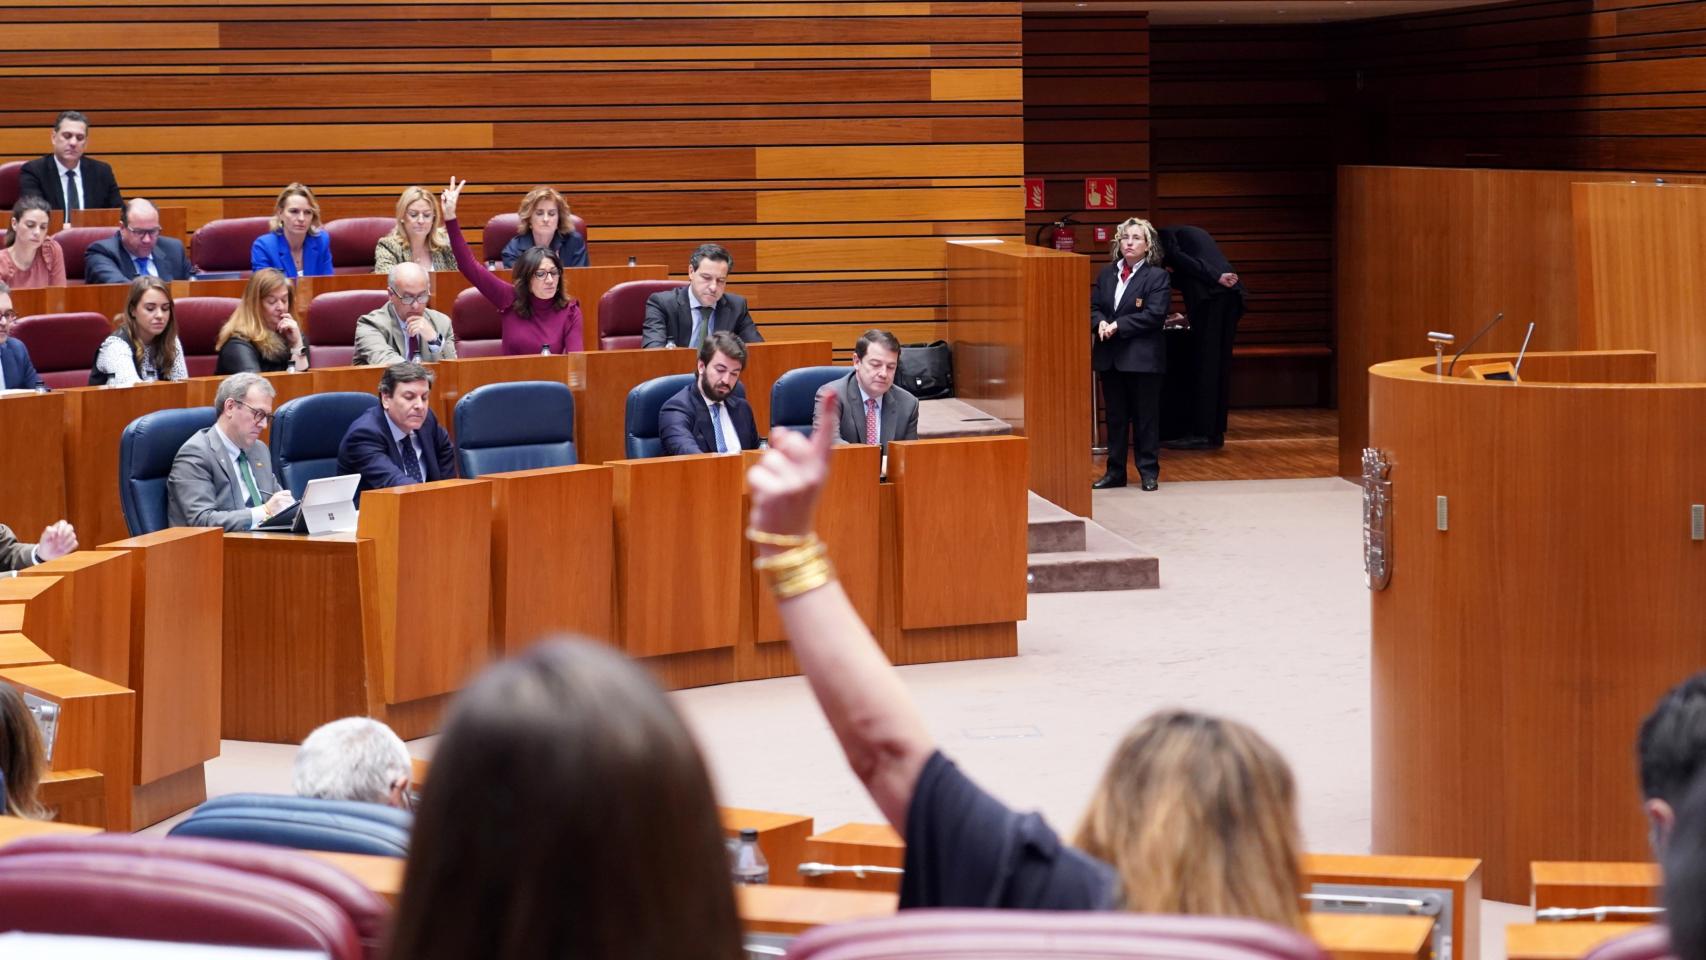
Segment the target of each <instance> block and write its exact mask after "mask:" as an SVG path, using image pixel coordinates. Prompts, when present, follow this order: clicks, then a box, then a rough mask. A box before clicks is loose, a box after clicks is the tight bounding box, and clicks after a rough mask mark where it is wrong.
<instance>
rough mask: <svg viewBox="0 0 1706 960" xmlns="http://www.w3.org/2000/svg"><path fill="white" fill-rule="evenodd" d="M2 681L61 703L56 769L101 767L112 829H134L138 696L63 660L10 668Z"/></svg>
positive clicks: (55, 746) (3, 671) (110, 827)
mask: <svg viewBox="0 0 1706 960" xmlns="http://www.w3.org/2000/svg"><path fill="white" fill-rule="evenodd" d="M0 680H4V681H6V682H7V683H10V684H12V685H13V686H15V687H17V688H18V689H20V690H23V691H26V692H28V693H33V694H35V695H36V696H38V697H41V698H43V699H46V700H52V701H53V702H55V703H57V704H59V732H58V733H57V734H55V742H54V745H53V762H52V764H51V768H52V769H54V770H78V769H83V768H90V769H94V770H99V771H101V773H102V774H104V775H105V780H104V784H105V787H106V808H107V824H108V827H109V829H112V830H130V829H132V824H131V817H130V785H131V783H132V777H133V776H134V770H135V739H134V738H135V735H136V734H135V731H136V727H135V720H136V695H135V694H133V693H131V692H130V691H129V690H127V689H125V688H124V687H121V686H119V685H118V684H115V683H108V682H107V681H105V680H102V679H100V678H99V677H92V676H90V675H89V674H86V673H81V672H79V671H77V670H73V669H71V668H70V667H68V666H65V665H64V664H60V663H49V664H43V665H41V666H35V667H8V668H6V669H4V670H0Z"/></svg>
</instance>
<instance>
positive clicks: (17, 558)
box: [0, 523, 36, 570]
mask: <svg viewBox="0 0 1706 960" xmlns="http://www.w3.org/2000/svg"><path fill="white" fill-rule="evenodd" d="M35 565H36V545H35V544H33V543H19V542H18V535H17V534H15V533H13V532H12V528H11V527H8V526H6V525H5V524H3V523H0V570H22V569H24V568H25V567H33V566H35Z"/></svg>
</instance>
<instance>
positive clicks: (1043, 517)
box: [1026, 493, 1161, 593]
mask: <svg viewBox="0 0 1706 960" xmlns="http://www.w3.org/2000/svg"><path fill="white" fill-rule="evenodd" d="M1028 528H1029V533H1030V536H1029V541H1030V555H1029V556H1028V557H1027V558H1026V563H1027V566H1028V571H1027V575H1026V583H1027V586H1028V592H1030V593H1074V592H1079V591H1089V590H1152V589H1155V588H1157V587H1159V586H1161V561H1160V560H1159V559H1157V558H1155V557H1152V556H1149V555H1147V554H1145V553H1144V552H1143V551H1142V550H1139V549H1138V548H1137V546H1136V545H1135V544H1133V543H1132V542H1131V541H1129V540H1127V539H1125V538H1124V537H1122V536H1120V535H1119V534H1116V533H1114V532H1113V531H1111V530H1109V529H1107V528H1106V527H1104V526H1102V525H1101V524H1099V523H1096V522H1095V521H1094V520H1086V519H1084V518H1083V517H1078V516H1074V515H1073V514H1070V513H1068V512H1067V511H1065V510H1063V509H1061V508H1060V507H1058V506H1055V505H1054V504H1053V503H1050V502H1049V501H1047V500H1044V499H1043V498H1041V497H1039V496H1037V495H1036V494H1035V493H1032V494H1031V502H1030V509H1029V525H1028Z"/></svg>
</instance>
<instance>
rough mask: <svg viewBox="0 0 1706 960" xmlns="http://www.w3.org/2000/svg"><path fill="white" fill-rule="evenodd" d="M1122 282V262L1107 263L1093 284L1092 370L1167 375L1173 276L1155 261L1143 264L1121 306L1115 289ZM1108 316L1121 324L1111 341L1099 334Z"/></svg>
mask: <svg viewBox="0 0 1706 960" xmlns="http://www.w3.org/2000/svg"><path fill="white" fill-rule="evenodd" d="M1119 283H1120V261H1119V260H1115V261H1114V262H1113V263H1110V264H1108V265H1107V266H1105V267H1103V268H1102V271H1101V272H1100V273H1098V274H1096V279H1095V280H1093V281H1091V282H1090V368H1091V369H1092V370H1120V371H1124V372H1126V373H1166V372H1167V343H1166V341H1165V340H1164V339H1163V337H1162V335H1161V327H1162V325H1163V324H1164V323H1166V321H1167V308H1168V306H1169V305H1171V304H1172V302H1173V283H1172V279H1171V278H1170V277H1168V276H1167V271H1166V270H1165V269H1163V268H1161V267H1159V266H1157V265H1155V264H1153V263H1144V264H1140V265H1139V266H1138V268H1137V272H1136V273H1134V274H1132V277H1131V282H1130V283H1128V284H1126V288H1125V296H1123V297H1121V298H1120V302H1119V303H1117V304H1116V303H1115V302H1114V291H1115V290H1116V289H1117V288H1118V287H1119ZM1140 302H1141V304H1142V305H1141V306H1139V303H1140ZM1104 320H1112V321H1113V322H1114V323H1116V324H1118V325H1119V330H1118V331H1116V332H1115V333H1114V335H1113V337H1112V338H1110V339H1108V340H1103V339H1101V338H1099V337H1097V336H1096V328H1097V326H1099V325H1100V324H1101V323H1102V321H1104Z"/></svg>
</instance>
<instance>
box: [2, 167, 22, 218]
mask: <svg viewBox="0 0 1706 960" xmlns="http://www.w3.org/2000/svg"><path fill="white" fill-rule="evenodd" d="M23 175H24V161H22V160H13V161H12V162H11V163H0V209H5V210H10V209H12V204H14V203H17V202H18V193H19V186H18V184H19V181H21V180H22V179H23Z"/></svg>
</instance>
